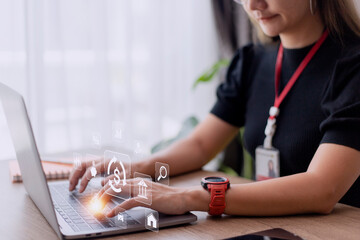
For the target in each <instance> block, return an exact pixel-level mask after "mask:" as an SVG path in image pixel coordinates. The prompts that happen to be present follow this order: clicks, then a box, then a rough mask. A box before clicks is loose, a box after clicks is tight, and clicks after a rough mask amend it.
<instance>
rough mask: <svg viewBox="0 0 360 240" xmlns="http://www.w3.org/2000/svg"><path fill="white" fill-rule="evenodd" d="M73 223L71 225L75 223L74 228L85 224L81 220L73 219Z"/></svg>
mask: <svg viewBox="0 0 360 240" xmlns="http://www.w3.org/2000/svg"><path fill="white" fill-rule="evenodd" d="M72 221H73V223H75V224H76V226H78V224H82V223H83V224H85V222H84V221H83V220H82V219H75V220H72Z"/></svg>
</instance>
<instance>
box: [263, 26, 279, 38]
mask: <svg viewBox="0 0 360 240" xmlns="http://www.w3.org/2000/svg"><path fill="white" fill-rule="evenodd" d="M261 30H262V31H263V33H264V34H265V35H266V36H268V37H271V38H272V37H277V36H279V31H276V30H274V29H268V28H261Z"/></svg>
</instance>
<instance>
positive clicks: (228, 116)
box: [210, 101, 244, 127]
mask: <svg viewBox="0 0 360 240" xmlns="http://www.w3.org/2000/svg"><path fill="white" fill-rule="evenodd" d="M242 112H243V111H241V109H235V108H232V107H229V105H226V104H223V103H221V102H220V101H217V102H216V104H215V106H214V107H213V108H212V109H211V111H210V113H212V114H214V115H215V116H217V117H218V118H220V119H222V120H224V121H225V122H227V123H229V124H231V125H233V126H234V127H242V126H243V125H244V123H243V122H240V121H236V120H235V119H241V115H240V114H241V113H242Z"/></svg>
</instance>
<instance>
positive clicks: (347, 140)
mask: <svg viewBox="0 0 360 240" xmlns="http://www.w3.org/2000/svg"><path fill="white" fill-rule="evenodd" d="M320 143H334V144H339V145H343V146H347V147H351V148H354V149H356V150H358V151H360V127H349V126H337V127H336V128H332V129H329V130H326V132H325V134H324V136H323V138H322V140H321V142H320Z"/></svg>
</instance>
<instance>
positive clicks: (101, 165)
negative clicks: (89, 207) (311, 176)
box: [69, 158, 137, 193]
mask: <svg viewBox="0 0 360 240" xmlns="http://www.w3.org/2000/svg"><path fill="white" fill-rule="evenodd" d="M94 162H95V164H94V165H93V161H84V162H82V163H81V164H80V166H78V167H75V168H74V169H73V170H72V172H71V174H70V177H69V191H73V190H74V189H75V187H76V186H77V184H78V182H79V179H80V178H81V181H80V187H79V192H80V193H82V192H83V191H85V189H86V186H87V185H88V183H89V181H90V180H91V179H92V178H93V175H92V173H91V169H92V167H95V169H96V175H98V174H100V173H104V172H105V170H106V169H105V166H108V164H109V162H110V159H105V160H104V159H103V158H100V159H97V160H94ZM123 164H124V167H125V170H126V175H127V176H126V177H127V178H129V177H130V176H131V174H132V173H133V172H135V171H136V169H137V165H136V164H132V165H131V172H129V169H130V166H129V164H128V163H123ZM113 168H115V166H112V168H111V171H112V172H113V171H114V169H113ZM113 177H114V176H113V175H111V176H108V178H107V179H111V178H113ZM102 184H104V180H102Z"/></svg>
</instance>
